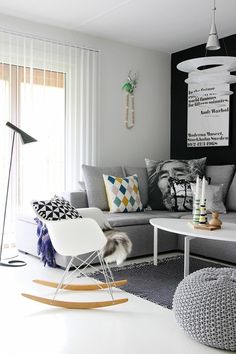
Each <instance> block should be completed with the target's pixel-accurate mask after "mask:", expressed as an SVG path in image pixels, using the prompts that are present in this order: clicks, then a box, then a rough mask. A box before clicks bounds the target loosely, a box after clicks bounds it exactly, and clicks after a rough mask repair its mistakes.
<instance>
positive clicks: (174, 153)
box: [171, 35, 236, 165]
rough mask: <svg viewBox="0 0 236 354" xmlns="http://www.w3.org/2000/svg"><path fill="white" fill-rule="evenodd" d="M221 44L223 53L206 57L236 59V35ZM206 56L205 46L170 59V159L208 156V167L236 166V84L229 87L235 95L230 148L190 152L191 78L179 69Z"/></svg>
mask: <svg viewBox="0 0 236 354" xmlns="http://www.w3.org/2000/svg"><path fill="white" fill-rule="evenodd" d="M220 44H221V49H220V50H217V51H208V52H207V56H218V55H220V56H226V55H227V56H235V57H236V35H233V36H229V37H226V38H224V40H220ZM225 48H226V49H225ZM226 51H227V52H226ZM204 56H205V44H203V45H199V46H197V47H193V48H189V49H186V50H182V51H180V52H177V53H174V54H172V56H171V158H173V159H191V158H199V157H204V156H206V157H207V164H209V165H214V164H216V165H223V164H230V163H236V84H234V85H231V86H230V89H231V90H232V91H234V92H235V93H234V94H233V95H231V96H230V125H229V131H230V136H229V138H230V140H229V146H224V147H209V148H205V147H201V148H187V92H188V86H187V84H186V83H185V82H184V80H185V79H186V78H187V77H188V74H187V73H183V72H181V71H179V70H178V69H177V68H176V66H177V64H178V63H180V62H182V61H184V60H188V59H192V58H199V57H204ZM232 74H236V73H232Z"/></svg>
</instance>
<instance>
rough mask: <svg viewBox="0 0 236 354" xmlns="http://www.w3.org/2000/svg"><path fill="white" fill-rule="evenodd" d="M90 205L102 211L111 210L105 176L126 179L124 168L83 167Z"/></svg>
mask: <svg viewBox="0 0 236 354" xmlns="http://www.w3.org/2000/svg"><path fill="white" fill-rule="evenodd" d="M82 170H83V175H84V183H85V186H86V191H87V197H88V204H89V206H90V207H96V208H99V209H101V210H109V206H108V201H107V195H106V189H105V184H104V181H103V175H112V176H117V177H124V174H123V170H122V167H120V166H116V167H96V166H89V165H82Z"/></svg>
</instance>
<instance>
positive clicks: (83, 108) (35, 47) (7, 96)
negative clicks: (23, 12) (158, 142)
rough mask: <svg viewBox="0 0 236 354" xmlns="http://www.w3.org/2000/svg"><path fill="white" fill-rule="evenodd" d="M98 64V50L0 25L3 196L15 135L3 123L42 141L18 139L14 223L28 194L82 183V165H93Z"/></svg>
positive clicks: (42, 193) (32, 195)
mask: <svg viewBox="0 0 236 354" xmlns="http://www.w3.org/2000/svg"><path fill="white" fill-rule="evenodd" d="M98 71H99V52H98V51H95V50H91V49H83V48H79V47H77V46H72V45H71V46H70V45H67V44H63V43H56V42H52V41H49V40H43V39H38V38H32V37H29V36H23V35H20V34H12V33H7V32H0V102H1V104H0V179H1V181H2V183H1V184H0V194H1V200H4V197H5V196H4V194H5V188H6V180H7V169H8V160H9V153H10V144H11V136H12V131H10V129H9V128H7V127H6V126H5V124H6V122H7V121H11V122H12V123H13V124H16V125H17V126H19V127H20V128H21V129H22V130H24V131H26V132H27V133H28V134H30V135H32V136H33V137H35V138H36V139H37V140H38V142H37V143H34V144H29V145H21V143H20V141H19V139H17V144H16V146H15V153H14V161H13V170H12V176H11V190H10V195H9V203H10V207H9V208H8V209H10V211H9V212H8V224H9V225H10V224H11V221H13V219H14V216H15V214H16V211H18V210H19V209H20V210H24V209H28V208H29V203H30V200H32V199H35V198H50V197H51V196H52V195H53V194H55V193H59V192H61V191H63V190H72V189H77V188H78V181H79V180H80V179H81V165H82V164H83V163H88V164H96V160H97V153H96V146H97V124H98V116H97V114H98V109H97V104H98V99H97V92H98V76H99V75H98ZM2 204H3V203H2ZM2 209H3V206H2V205H1V207H0V212H1V215H2V213H3V210H2Z"/></svg>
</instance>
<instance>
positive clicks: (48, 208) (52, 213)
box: [31, 196, 81, 221]
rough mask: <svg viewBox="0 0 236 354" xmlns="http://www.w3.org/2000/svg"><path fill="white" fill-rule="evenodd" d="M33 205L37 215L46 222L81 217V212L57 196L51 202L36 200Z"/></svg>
mask: <svg viewBox="0 0 236 354" xmlns="http://www.w3.org/2000/svg"><path fill="white" fill-rule="evenodd" d="M31 204H32V207H33V209H34V211H35V213H36V214H37V215H38V216H39V217H40V218H42V219H44V220H50V221H56V220H63V219H77V218H79V217H81V215H80V214H79V212H78V211H77V210H76V209H75V208H74V207H73V206H72V205H71V204H70V203H69V202H68V201H67V200H65V199H64V198H62V197H61V198H60V197H58V196H55V197H53V198H52V199H50V200H39V201H37V200H34V201H32V203H31Z"/></svg>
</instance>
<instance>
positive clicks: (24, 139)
mask: <svg viewBox="0 0 236 354" xmlns="http://www.w3.org/2000/svg"><path fill="white" fill-rule="evenodd" d="M6 125H7V126H8V127H9V128H11V129H12V130H13V137H12V146H11V156H10V164H9V171H8V181H7V190H6V199H5V207H4V215H3V225H2V238H1V245H0V266H1V265H2V266H8V267H20V266H23V265H26V263H25V262H24V261H21V260H17V259H16V260H9V261H6V262H3V261H2V248H3V241H4V231H5V221H6V212H7V201H8V193H9V186H10V177H11V166H12V156H13V150H14V142H15V135H16V133H18V134H19V135H20V137H21V141H22V144H29V143H33V142H36V141H37V140H36V139H34V138H33V137H32V136H30V135H28V134H26V133H25V132H24V131H23V130H21V129H19V128H18V127H17V126H15V125H14V124H12V123H10V122H7V123H6Z"/></svg>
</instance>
